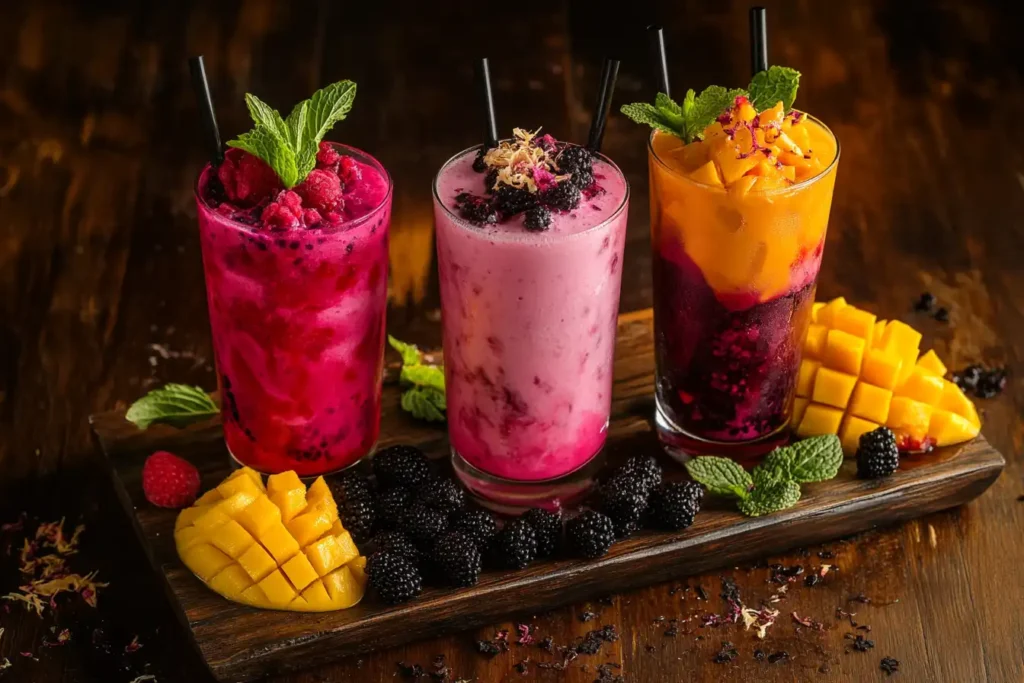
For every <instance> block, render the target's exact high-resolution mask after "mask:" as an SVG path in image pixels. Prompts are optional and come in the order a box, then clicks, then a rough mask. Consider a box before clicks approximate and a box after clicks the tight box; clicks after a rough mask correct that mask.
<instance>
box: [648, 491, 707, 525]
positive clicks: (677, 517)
mask: <svg viewBox="0 0 1024 683" xmlns="http://www.w3.org/2000/svg"><path fill="white" fill-rule="evenodd" d="M703 498H704V487H703V486H701V485H700V484H698V483H697V482H694V481H684V482H672V483H668V482H666V483H664V484H661V485H660V486H658V487H657V488H656V489H654V491H653V492H652V493H651V520H652V521H653V522H654V524H655V525H657V526H658V527H659V528H661V529H665V530H666V531H682V530H683V529H685V528H686V527H688V526H690V525H691V524H693V518H694V517H695V516H696V515H697V512H699V511H700V503H701V500H702V499H703Z"/></svg>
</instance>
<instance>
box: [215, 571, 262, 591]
mask: <svg viewBox="0 0 1024 683" xmlns="http://www.w3.org/2000/svg"><path fill="white" fill-rule="evenodd" d="M251 585H253V580H252V579H251V578H249V575H248V574H246V573H245V570H244V569H242V568H241V567H239V566H238V565H237V564H229V565H228V566H227V567H224V569H223V570H222V571H221V572H220V573H219V574H217V576H215V577H213V578H212V579H210V588H212V589H213V590H215V591H217V592H218V593H220V594H221V595H241V594H242V591H244V590H245V589H246V588H248V587H249V586H251Z"/></svg>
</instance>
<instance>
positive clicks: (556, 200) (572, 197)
mask: <svg viewBox="0 0 1024 683" xmlns="http://www.w3.org/2000/svg"><path fill="white" fill-rule="evenodd" d="M582 198H583V195H582V194H581V193H580V188H578V187H576V186H575V185H573V184H572V183H571V182H567V181H563V182H560V183H556V184H554V185H552V186H551V187H549V188H548V189H546V190H544V192H542V193H541V195H540V201H541V202H542V203H544V204H546V205H547V206H550V207H552V208H554V209H558V210H559V211H572V210H573V209H575V208H576V207H578V206H579V205H580V200H581V199H582Z"/></svg>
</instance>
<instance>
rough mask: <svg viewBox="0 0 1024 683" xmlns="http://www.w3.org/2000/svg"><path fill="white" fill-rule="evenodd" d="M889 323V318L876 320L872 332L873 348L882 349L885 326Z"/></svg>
mask: <svg viewBox="0 0 1024 683" xmlns="http://www.w3.org/2000/svg"><path fill="white" fill-rule="evenodd" d="M887 323H888V321H887V320H876V321H875V330H874V332H872V334H871V348H873V349H880V348H882V336H883V335H884V334H885V326H886V324H887Z"/></svg>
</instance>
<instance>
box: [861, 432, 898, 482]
mask: <svg viewBox="0 0 1024 683" xmlns="http://www.w3.org/2000/svg"><path fill="white" fill-rule="evenodd" d="M899 466H900V451H899V448H898V447H897V446H896V436H895V435H894V434H893V433H892V431H890V430H889V429H888V428H887V427H879V428H878V429H876V430H874V431H871V432H868V433H867V434H863V435H861V437H860V447H859V448H858V449H857V476H858V477H860V478H862V479H881V478H882V477H888V476H890V475H892V473H893V472H895V471H896V470H897V469H899Z"/></svg>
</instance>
